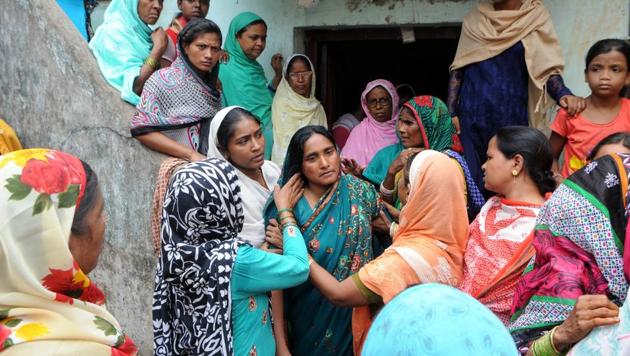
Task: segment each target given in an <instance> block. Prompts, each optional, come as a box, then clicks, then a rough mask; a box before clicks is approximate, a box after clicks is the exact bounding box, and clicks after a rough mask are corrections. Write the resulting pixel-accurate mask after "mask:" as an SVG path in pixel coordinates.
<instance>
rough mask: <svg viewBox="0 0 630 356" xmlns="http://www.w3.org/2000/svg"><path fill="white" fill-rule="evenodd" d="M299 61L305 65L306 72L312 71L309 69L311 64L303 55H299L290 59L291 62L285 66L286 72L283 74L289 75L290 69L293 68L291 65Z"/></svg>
mask: <svg viewBox="0 0 630 356" xmlns="http://www.w3.org/2000/svg"><path fill="white" fill-rule="evenodd" d="M299 61H302V63H304V64H306V66H307V67H308V70H313V68H312V67H311V62H310V61H309V60H308V58H307V57H306V56H305V55H302V54H301V55H298V56H294V57H293V58H291V60H290V61H289V63H288V64H287V72H286V73H285V74H289V71H290V70H291V67H293V64H295V62H299Z"/></svg>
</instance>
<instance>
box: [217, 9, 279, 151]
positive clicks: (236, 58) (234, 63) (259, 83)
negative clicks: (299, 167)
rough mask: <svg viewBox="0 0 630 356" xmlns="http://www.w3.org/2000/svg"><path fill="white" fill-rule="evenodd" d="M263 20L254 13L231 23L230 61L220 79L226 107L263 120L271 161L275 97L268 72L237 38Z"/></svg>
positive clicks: (220, 73)
mask: <svg viewBox="0 0 630 356" xmlns="http://www.w3.org/2000/svg"><path fill="white" fill-rule="evenodd" d="M261 20H262V18H261V17H260V16H258V15H256V14H254V13H252V12H243V13H241V14H239V15H237V16H236V17H235V18H234V19H232V22H230V28H229V29H228V34H227V37H226V40H225V50H226V51H227V52H228V53H229V55H230V59H229V60H228V62H227V63H224V64H221V71H220V72H219V79H221V84H222V85H223V100H224V103H223V104H224V106H225V107H228V106H240V107H243V108H244V109H246V110H248V111H251V112H252V113H253V114H254V115H255V116H256V117H257V118H258V120H259V121H260V126H261V128H262V130H263V135H264V136H265V159H266V160H270V159H271V150H272V148H273V124H272V122H271V104H272V103H273V95H272V93H271V90H269V88H268V87H267V78H266V77H265V70H264V69H263V67H262V66H261V65H260V63H258V61H256V60H254V59H250V58H248V57H247V56H246V55H245V53H244V52H243V49H242V48H241V45H240V44H239V42H238V39H237V38H236V34H237V33H238V31H240V30H242V29H244V28H245V27H247V26H249V25H250V24H251V23H252V22H255V21H261Z"/></svg>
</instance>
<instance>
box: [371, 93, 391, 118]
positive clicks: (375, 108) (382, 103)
mask: <svg viewBox="0 0 630 356" xmlns="http://www.w3.org/2000/svg"><path fill="white" fill-rule="evenodd" d="M366 101H367V106H368V110H369V111H370V115H372V117H373V118H374V119H375V120H376V121H378V122H385V121H388V120H390V119H391V118H392V97H391V96H389V93H388V92H387V90H385V88H383V87H376V88H374V89H372V90H371V91H370V92H369V93H368V95H367V97H366Z"/></svg>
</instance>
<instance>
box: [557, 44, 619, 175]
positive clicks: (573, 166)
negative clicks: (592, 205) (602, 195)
mask: <svg viewBox="0 0 630 356" xmlns="http://www.w3.org/2000/svg"><path fill="white" fill-rule="evenodd" d="M629 68H630V45H629V44H628V43H627V42H625V41H623V40H617V39H606V40H601V41H599V42H597V43H595V44H594V45H593V46H592V47H591V48H590V49H589V51H588V54H587V55H586V69H585V70H584V74H585V77H586V82H587V83H588V86H589V87H590V88H591V95H590V96H589V97H588V98H586V104H587V106H586V109H585V110H584V111H583V112H582V113H581V114H577V115H576V116H574V117H570V116H569V114H568V113H567V112H566V111H565V110H564V109H560V111H559V112H558V115H557V116H556V119H555V120H554V122H553V124H552V125H551V131H552V132H551V137H550V138H549V142H550V144H551V148H552V150H553V156H554V171H555V172H556V174H557V173H558V168H559V167H558V158H559V157H560V153H561V152H562V149H563V148H564V165H563V167H562V176H563V177H565V178H566V177H568V176H569V175H571V174H572V173H573V172H575V171H577V170H579V169H580V168H582V167H583V166H584V165H585V164H586V158H587V156H588V154H589V152H590V151H591V150H592V149H593V147H595V145H596V144H597V143H598V142H599V141H601V140H602V139H603V138H605V137H606V136H608V135H610V134H613V133H615V132H620V131H630V100H628V99H626V98H621V97H620V93H621V91H622V90H623V88H624V87H625V86H626V85H628V84H630V73H629V72H628V70H629Z"/></svg>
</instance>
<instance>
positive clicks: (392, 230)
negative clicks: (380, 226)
mask: <svg viewBox="0 0 630 356" xmlns="http://www.w3.org/2000/svg"><path fill="white" fill-rule="evenodd" d="M396 230H398V224H397V223H395V222H393V223H392V224H391V225H390V226H389V237H391V238H394V235H396Z"/></svg>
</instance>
